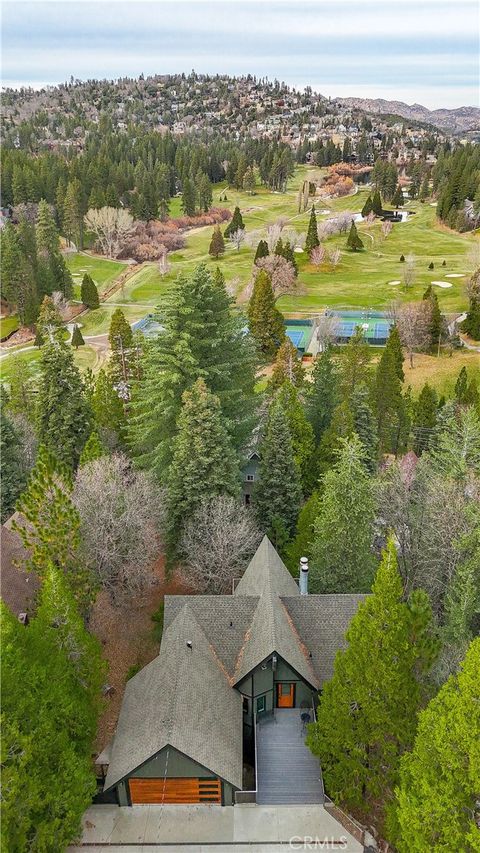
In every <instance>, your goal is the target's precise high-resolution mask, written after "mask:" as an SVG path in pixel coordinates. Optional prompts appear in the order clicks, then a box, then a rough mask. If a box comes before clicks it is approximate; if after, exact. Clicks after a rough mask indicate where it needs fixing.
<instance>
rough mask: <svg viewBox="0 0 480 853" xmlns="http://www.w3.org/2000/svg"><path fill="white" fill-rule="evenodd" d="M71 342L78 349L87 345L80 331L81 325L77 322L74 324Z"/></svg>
mask: <svg viewBox="0 0 480 853" xmlns="http://www.w3.org/2000/svg"><path fill="white" fill-rule="evenodd" d="M71 344H72V347H74V349H78V347H83V346H85V341H84V340H83V335H82V333H81V331H80V326H79V325H78V324H77V323H75V324H74V326H73V332H72V340H71Z"/></svg>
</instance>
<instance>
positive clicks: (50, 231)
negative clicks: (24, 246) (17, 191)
mask: <svg viewBox="0 0 480 853" xmlns="http://www.w3.org/2000/svg"><path fill="white" fill-rule="evenodd" d="M36 238H37V250H38V252H39V254H46V255H53V254H55V253H56V252H59V251H60V240H59V237H58V231H57V227H56V225H55V220H54V218H53V213H52V211H51V208H50V205H49V204H48V203H47V202H46V201H45V199H42V200H41V201H40V203H39V205H38V213H37V225H36Z"/></svg>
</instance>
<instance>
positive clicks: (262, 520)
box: [254, 400, 302, 537]
mask: <svg viewBox="0 0 480 853" xmlns="http://www.w3.org/2000/svg"><path fill="white" fill-rule="evenodd" d="M301 494H302V492H301V480H300V471H299V469H298V465H297V462H296V461H295V456H294V452H293V446H292V437H291V434H290V430H289V428H288V419H287V416H286V414H285V411H284V408H283V406H282V405H281V403H280V402H279V401H277V400H274V401H273V402H272V403H271V405H270V409H269V412H268V419H267V424H266V428H265V433H264V436H263V439H262V442H261V446H260V469H259V478H258V480H257V483H256V488H255V492H254V503H255V513H256V516H257V519H258V523H259V525H260V527H261V529H262V530H263V531H264V532H265V533H267V534H268V533H269V531H271V530H272V528H273V527H274V526H276V527H278V525H280V526H281V527H282V528H283V530H284V531H285V533H286V535H287V536H288V537H290V536H291V535H292V533H293V531H294V529H295V524H296V521H297V516H298V511H299V509H300V503H301Z"/></svg>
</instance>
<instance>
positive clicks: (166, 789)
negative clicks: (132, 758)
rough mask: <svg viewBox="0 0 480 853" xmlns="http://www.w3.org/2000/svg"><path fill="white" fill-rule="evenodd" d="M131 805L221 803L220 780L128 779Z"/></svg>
mask: <svg viewBox="0 0 480 853" xmlns="http://www.w3.org/2000/svg"><path fill="white" fill-rule="evenodd" d="M129 785H130V797H131V800H132V803H153V804H162V803H221V802H222V783H221V782H220V779H188V778H180V777H178V778H176V779H130V780H129Z"/></svg>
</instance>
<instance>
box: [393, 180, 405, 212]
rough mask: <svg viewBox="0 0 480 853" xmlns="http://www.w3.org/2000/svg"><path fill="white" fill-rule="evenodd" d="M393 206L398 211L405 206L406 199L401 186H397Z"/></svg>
mask: <svg viewBox="0 0 480 853" xmlns="http://www.w3.org/2000/svg"><path fill="white" fill-rule="evenodd" d="M392 204H393V206H394V207H395V208H397V209H398V208H399V207H401V206H402V204H405V198H404V195H403V192H402V188H401V186H400V184H397V189H396V190H395V193H394V195H393V198H392Z"/></svg>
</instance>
